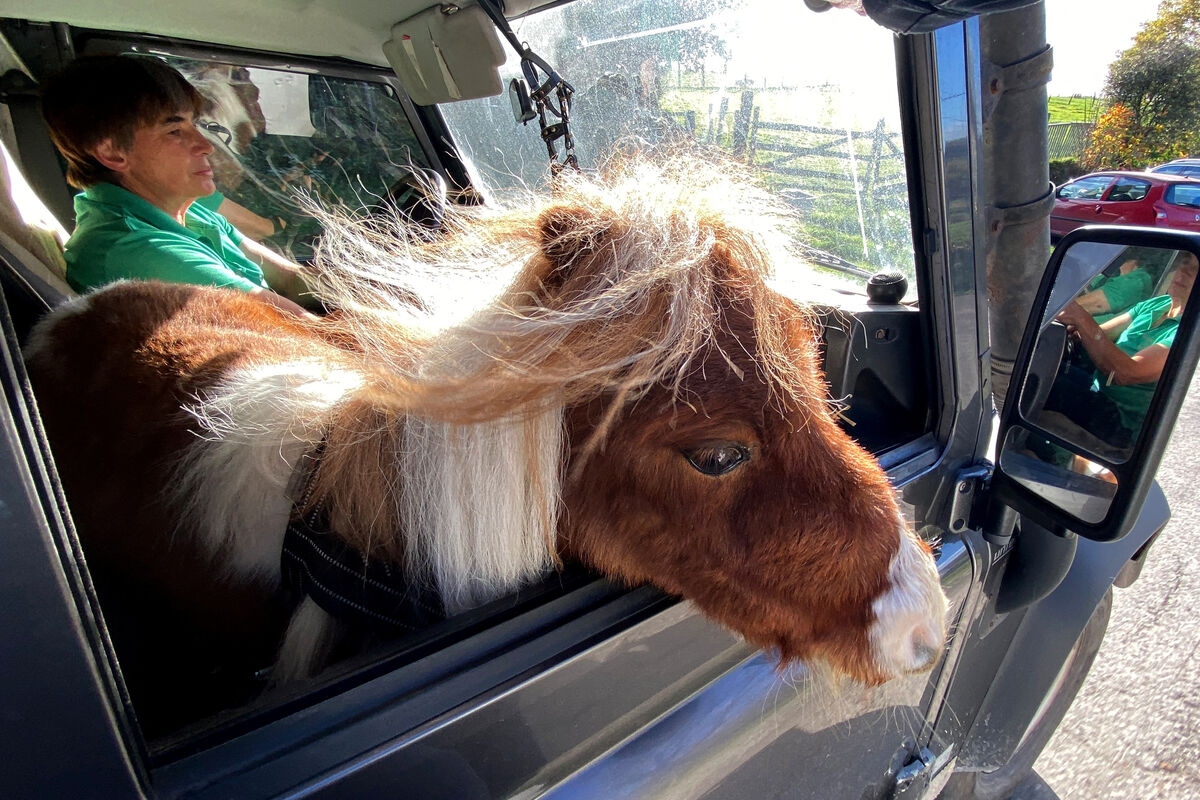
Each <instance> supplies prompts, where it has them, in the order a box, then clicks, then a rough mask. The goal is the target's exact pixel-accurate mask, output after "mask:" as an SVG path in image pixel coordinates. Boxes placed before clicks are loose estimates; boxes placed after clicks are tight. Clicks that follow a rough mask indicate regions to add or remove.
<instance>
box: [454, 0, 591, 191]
mask: <svg viewBox="0 0 1200 800" xmlns="http://www.w3.org/2000/svg"><path fill="white" fill-rule="evenodd" d="M477 1H478V3H479V7H480V8H482V9H483V11H484V13H486V14H487V15H488V17H489V18H491V20H492V24H493V25H495V26H496V29H497V30H498V31H500V33H501V34H503V36H504V38H505V39H507V40H508V43H509V44H510V45H512V48H513V49H514V50H516V51H517V55H519V56H521V72H522V73H524V75H525V80H526V81H528V83H529V86H530V87H531V88H532V89H533V91H532V92H529V96H528V99H530V100H532V101H533V102H534V104H535V105H536V106H537V116H538V124H540V125H541V128H542V141H544V142H545V143H546V150H547V153H548V155H549V156H550V174H551V175H558V173H560V172H562V170H563V168H564V167H571V168H572V169H576V170H577V169H579V160H578V159H577V158H576V157H575V138H574V137H573V136H572V135H571V127H570V122H571V97H572V96H573V95H574V94H575V89H574V87H572V86H571V84H569V83H567V82H566V81H565V80H563V77H562V76H561V75H559V74H558V73H557V72H556V71H555V70H554V68H553V67H552V66H550V64H549V63H548V62H547V61H546V60H545V59H544V58H542V57H541V56H539V55H538V54H537V53H535V52H533V50H531V49H530V48H529V45H528V44H526V43H523V42H522V41H521V40H520V39H518V38H517V35H516V34H515V33H513V29H512V26H510V25H509V24H508V20H507V19H505V17H504V14H503V13H502V12H501V10H500V6H498V5H497V4H496V3H497V0H477ZM538 70H541V71H542V72H543V73H545V75H546V79H545V80H544V81H543V80H540V79H539V78H538ZM513 83H514V84H520V79H519V78H514V79H513ZM512 90H515V91H518V92H520V93H522V94H523V93H525V91H526V89H525V87H524V86H516V87H513V89H512ZM552 94H553V96H554V100H551V95H552ZM555 101H557V105H555ZM547 114H549V115H550V116H553V117H556V118H557V119H558V120H559V121H558V122H548V121H547V119H548V117H547ZM530 119H532V115H529V116H525V117H522V118H521V119H520V121H521V123H522V124H525V123H527V122H529V120H530ZM559 139H562V140H563V160H562V161H559V160H558V148H557V147H555V144H554V143H555V142H556V141H558V140H559Z"/></svg>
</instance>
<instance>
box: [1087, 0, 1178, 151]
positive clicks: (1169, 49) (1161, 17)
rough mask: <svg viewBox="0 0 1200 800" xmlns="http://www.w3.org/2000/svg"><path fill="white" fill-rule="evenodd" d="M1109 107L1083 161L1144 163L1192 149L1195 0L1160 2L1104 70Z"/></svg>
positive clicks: (1097, 127)
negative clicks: (1106, 74)
mask: <svg viewBox="0 0 1200 800" xmlns="http://www.w3.org/2000/svg"><path fill="white" fill-rule="evenodd" d="M1105 93H1106V94H1107V96H1108V99H1109V102H1110V103H1111V106H1110V109H1109V112H1108V113H1107V114H1106V115H1105V117H1104V118H1103V119H1102V120H1101V122H1100V123H1099V124H1098V125H1097V126H1096V129H1095V131H1094V132H1093V137H1092V143H1091V145H1090V146H1089V148H1088V152H1087V154H1086V155H1085V157H1084V158H1085V165H1086V166H1088V167H1089V168H1093V169H1095V168H1100V167H1126V168H1128V167H1139V168H1140V167H1144V166H1147V165H1148V164H1149V163H1151V162H1156V161H1168V160H1170V159H1172V158H1178V157H1179V156H1183V155H1188V154H1189V153H1194V152H1200V0H1163V2H1162V3H1161V4H1160V5H1159V12H1158V16H1157V17H1156V18H1155V19H1153V20H1151V21H1150V22H1148V23H1146V25H1145V26H1143V27H1142V29H1141V30H1140V31H1139V32H1138V34H1137V36H1135V37H1134V42H1133V46H1132V47H1130V48H1129V49H1128V50H1126V51H1124V52H1123V53H1121V55H1119V56H1118V57H1117V59H1116V60H1115V61H1113V63H1112V64H1111V65H1109V68H1108V81H1107V84H1106V87H1105Z"/></svg>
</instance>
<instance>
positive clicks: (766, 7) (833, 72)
mask: <svg viewBox="0 0 1200 800" xmlns="http://www.w3.org/2000/svg"><path fill="white" fill-rule="evenodd" d="M513 29H514V31H515V32H516V34H517V37H518V38H519V39H521V40H522V41H524V42H528V43H529V45H530V46H531V47H532V49H533V50H534V52H536V53H538V54H539V55H541V56H542V57H543V58H546V59H547V60H548V61H549V62H550V63H551V64H552V65H553V66H554V67H555V68H556V69H557V70H558V71H559V72H560V73H561V74H562V75H563V77H564V78H565V79H566V80H567V81H569V82H570V83H571V84H572V85H573V86H574V88H575V90H576V94H575V98H574V103H573V107H572V112H571V131H572V133H573V134H574V136H575V138H576V147H575V152H576V154H577V156H578V157H579V161H580V164H581V165H582V166H583V167H584V168H587V167H589V166H592V165H594V164H596V163H597V162H598V161H599V160H601V159H603V158H604V157H605V155H606V154H607V153H609V152H610V151H611V149H612V148H613V146H614V145H615V144H617V143H619V142H621V141H622V140H623V139H624V138H625V137H630V136H632V137H636V138H637V139H639V140H641V141H643V142H648V143H663V142H671V141H676V140H680V139H686V140H692V141H696V142H700V143H702V144H705V145H710V146H714V147H718V148H721V149H722V150H724V151H726V152H727V153H728V154H729V155H731V156H733V157H734V158H736V159H738V160H740V161H742V162H744V163H747V164H750V165H752V166H753V167H754V168H755V171H756V173H757V175H758V177H759V179H760V180H761V182H762V184H763V185H764V186H766V187H768V188H769V189H771V190H772V191H773V192H774V193H775V194H776V195H777V196H778V197H779V198H780V199H782V200H783V201H784V202H785V203H787V204H788V205H789V206H790V207H791V208H793V209H794V210H795V212H796V222H795V224H794V227H793V230H792V231H791V233H792V238H793V240H794V242H795V243H796V244H797V246H798V248H799V249H800V251H801V252H802V253H804V254H805V255H806V259H805V260H806V261H807V262H808V264H809V267H810V268H811V272H810V273H809V274H806V275H803V276H780V277H781V278H782V279H784V280H785V281H786V280H788V279H789V278H793V279H794V278H802V279H803V280H804V281H805V282H806V283H813V282H819V283H823V284H826V285H829V284H830V283H832V284H835V285H840V286H843V287H852V288H854V289H855V290H856V291H862V289H863V284H864V278H865V277H867V276H869V275H870V274H872V273H874V272H878V271H881V270H894V271H899V272H901V273H903V274H904V275H905V276H906V277H907V278H908V279H909V287H910V289H909V295H908V297H909V298H910V299H913V298H915V296H916V292H915V289H914V288H913V287H914V286H915V281H914V280H913V277H914V275H913V271H914V262H913V246H912V234H911V229H910V218H909V210H908V187H907V183H906V178H905V170H904V154H903V144H902V139H901V135H900V113H899V100H898V94H897V88H896V78H895V55H894V48H893V42H892V35H891V34H890V33H888V32H887V31H886V30H884V29H883V28H880V27H879V26H876V25H874V24H872V23H871V22H870V21H868V20H867V19H865V18H863V17H860V16H858V15H856V14H854V13H853V12H849V11H842V10H833V11H830V12H829V13H824V14H815V13H813V12H812V11H809V10H808V9H807V8H806V7H805V6H804V4H803V3H796V2H792V0H769V1H768V2H754V3H749V2H739V0H667V2H661V1H660V0H620V1H619V2H617V3H613V2H609V1H606V2H600V1H599V0H580V1H579V2H574V3H570V4H569V5H566V6H562V7H559V8H556V9H552V10H549V11H546V12H543V13H539V14H536V15H533V16H530V17H528V18H525V19H521V20H517V21H515V22H514V23H513ZM501 72H502V75H503V77H504V82H505V85H506V86H507V85H508V82H509V80H510V79H512V78H515V77H518V76H519V74H520V70H519V61H518V59H517V58H516V56H515V55H513V54H512V53H510V54H509V59H508V62H507V63H506V64H505V66H504V67H503V68H502V70H501ZM441 110H442V113H443V114H444V115H445V118H446V121H447V124H448V125H449V126H450V128H451V131H452V132H453V134H454V138H455V142H456V143H457V144H458V145H459V147H460V148H462V149H463V150H464V152H465V155H466V156H467V157H468V158H469V160H470V161H471V162H473V165H474V167H475V169H476V171H477V173H478V179H479V180H480V181H481V182H482V184H483V189H484V191H485V193H487V194H489V195H491V196H497V197H503V194H504V192H505V190H506V189H510V188H512V187H515V186H521V185H526V186H536V185H538V184H541V183H543V182H544V181H546V180H547V179H548V175H549V168H548V159H547V154H546V147H545V145H544V144H543V143H542V141H541V139H540V137H539V135H538V133H539V132H538V125H537V122H536V120H535V121H534V122H532V123H530V124H529V125H527V126H526V127H524V128H522V127H521V125H520V124H519V123H517V122H516V121H515V120H514V118H513V111H512V107H511V104H510V101H509V98H508V97H507V96H500V97H493V98H488V99H485V100H475V101H467V102H461V103H450V104H446V105H443V106H441ZM560 149H561V145H560ZM814 279H815V280H814Z"/></svg>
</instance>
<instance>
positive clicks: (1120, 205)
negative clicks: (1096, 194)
mask: <svg viewBox="0 0 1200 800" xmlns="http://www.w3.org/2000/svg"><path fill="white" fill-rule="evenodd" d="M1155 188H1156V187H1153V185H1152V184H1151V183H1150V181H1147V180H1143V179H1141V178H1133V177H1129V176H1126V175H1121V176H1118V177H1117V178H1116V179H1115V180H1114V181H1113V182H1112V185H1111V186H1110V187H1109V188H1108V190H1107V191H1106V192H1105V194H1104V196H1103V197H1102V198H1101V199H1100V201H1099V202H1097V203H1096V207H1095V219H1094V222H1096V223H1098V224H1102V225H1105V224H1107V225H1151V224H1153V222H1152V220H1153V216H1154V210H1153V201H1154V198H1153V197H1152V196H1151V194H1152V193H1154V191H1155ZM1158 191H1161V189H1159V190H1158Z"/></svg>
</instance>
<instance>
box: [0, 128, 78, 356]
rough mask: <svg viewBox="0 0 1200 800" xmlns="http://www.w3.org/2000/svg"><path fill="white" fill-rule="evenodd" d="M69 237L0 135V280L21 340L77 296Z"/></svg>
mask: <svg viewBox="0 0 1200 800" xmlns="http://www.w3.org/2000/svg"><path fill="white" fill-rule="evenodd" d="M66 240H67V231H66V229H65V228H64V227H63V226H62V224H61V223H60V222H59V221H58V220H57V219H56V218H55V216H54V214H52V213H51V212H50V209H49V208H47V206H46V204H45V203H43V202H42V200H41V198H40V197H38V195H37V193H36V192H34V190H33V188H32V187H31V186H30V185H29V183H28V181H26V180H25V176H24V175H23V174H22V173H21V169H20V167H19V166H18V165H17V163H16V161H15V160H14V159H13V157H12V155H11V153H10V152H9V148H8V145H7V143H5V142H4V141H3V138H0V262H3V263H2V264H0V283H2V284H3V286H4V291H5V296H6V298H7V300H8V304H9V311H10V313H11V314H12V317H13V322H14V324H15V325H16V326H17V335H18V337H19V338H21V339H24V335H25V333H26V332H27V331H28V328H29V326H31V325H32V324H33V323H34V322H35V321H36V320H37V318H38V317H40V316H41V315H42V314H44V313H45V312H47V311H49V310H50V309H52V308H54V307H55V306H57V305H59V304H60V303H62V302H64V301H65V300H68V299H70V298H72V297H74V296H75V292H74V291H73V290H72V289H71V287H70V286H69V285H68V284H67V279H66V274H67V264H66V261H65V260H64V259H63V245H64V243H65V242H66Z"/></svg>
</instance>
